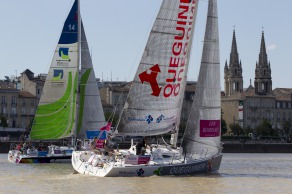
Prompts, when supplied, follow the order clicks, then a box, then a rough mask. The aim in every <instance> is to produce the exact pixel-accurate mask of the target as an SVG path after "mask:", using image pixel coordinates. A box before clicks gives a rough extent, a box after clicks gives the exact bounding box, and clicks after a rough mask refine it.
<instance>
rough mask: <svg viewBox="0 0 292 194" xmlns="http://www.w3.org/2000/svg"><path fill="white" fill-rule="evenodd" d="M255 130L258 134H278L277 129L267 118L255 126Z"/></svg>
mask: <svg viewBox="0 0 292 194" xmlns="http://www.w3.org/2000/svg"><path fill="white" fill-rule="evenodd" d="M255 131H256V135H257V136H259V135H261V136H275V135H276V131H275V130H274V129H273V128H272V125H271V123H270V122H269V121H268V120H266V119H263V120H262V122H261V124H260V125H258V126H257V127H256V128H255Z"/></svg>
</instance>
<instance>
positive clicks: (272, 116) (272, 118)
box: [270, 112, 274, 120]
mask: <svg viewBox="0 0 292 194" xmlns="http://www.w3.org/2000/svg"><path fill="white" fill-rule="evenodd" d="M270 115H271V120H274V113H273V112H271V114H270Z"/></svg>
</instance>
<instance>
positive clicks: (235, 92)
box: [222, 31, 292, 132]
mask: <svg viewBox="0 0 292 194" xmlns="http://www.w3.org/2000/svg"><path fill="white" fill-rule="evenodd" d="M242 69H243V68H242V64H241V61H239V57H238V51H237V43H236V36H235V31H233V39H232V47H231V53H230V60H229V64H227V62H226V63H225V67H224V82H225V91H224V92H225V95H224V96H223V97H222V111H223V119H224V120H225V121H226V123H227V127H228V129H229V130H230V127H229V125H230V124H239V125H241V126H242V127H243V128H252V129H254V128H256V127H257V126H258V125H260V124H261V122H262V120H263V119H266V120H268V121H269V122H270V123H271V124H272V127H273V128H274V129H278V132H280V131H281V128H282V123H283V122H284V121H290V120H291V114H292V109H291V102H292V101H291V94H292V89H288V88H275V89H274V90H272V75H271V65H270V62H269V61H268V57H267V52H266V46H265V37H264V32H262V38H261V45H260V53H259V58H258V61H257V62H256V65H255V77H254V86H252V82H251V81H250V84H249V87H248V88H246V89H243V78H242V71H243V70H242Z"/></svg>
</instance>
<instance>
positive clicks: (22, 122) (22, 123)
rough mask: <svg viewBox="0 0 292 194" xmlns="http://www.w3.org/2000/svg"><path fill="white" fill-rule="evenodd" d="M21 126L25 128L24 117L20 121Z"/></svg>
mask: <svg viewBox="0 0 292 194" xmlns="http://www.w3.org/2000/svg"><path fill="white" fill-rule="evenodd" d="M21 127H22V128H26V122H25V120H24V119H23V120H22V121H21Z"/></svg>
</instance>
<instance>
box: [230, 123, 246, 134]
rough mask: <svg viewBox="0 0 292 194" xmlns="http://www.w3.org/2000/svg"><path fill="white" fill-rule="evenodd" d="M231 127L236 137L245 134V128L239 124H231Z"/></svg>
mask: <svg viewBox="0 0 292 194" xmlns="http://www.w3.org/2000/svg"><path fill="white" fill-rule="evenodd" d="M229 127H230V129H231V131H232V133H233V134H234V135H243V134H244V130H243V128H242V127H241V126H240V125H239V124H237V123H234V124H230V125H229Z"/></svg>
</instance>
